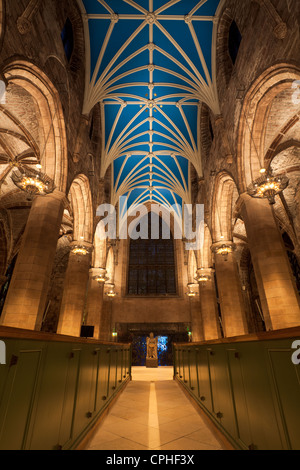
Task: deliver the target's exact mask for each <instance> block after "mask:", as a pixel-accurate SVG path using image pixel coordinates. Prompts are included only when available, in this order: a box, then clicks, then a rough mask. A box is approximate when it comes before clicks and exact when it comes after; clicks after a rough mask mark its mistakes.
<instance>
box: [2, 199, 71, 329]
mask: <svg viewBox="0 0 300 470" xmlns="http://www.w3.org/2000/svg"><path fill="white" fill-rule="evenodd" d="M64 197H65V194H64V193H61V192H59V191H54V193H52V194H49V195H47V196H37V197H36V198H35V199H34V201H33V203H32V207H31V210H30V213H29V217H28V221H27V224H26V228H25V232H24V234H23V237H22V244H21V248H20V252H19V255H18V259H17V262H16V266H15V269H14V273H13V276H12V280H11V283H10V287H9V290H8V294H7V298H6V302H5V305H4V310H3V313H2V316H1V319H0V324H1V325H3V326H9V327H13V328H24V329H26V330H37V331H40V329H41V325H42V321H43V315H44V311H45V307H46V301H47V294H48V289H49V284H50V277H51V273H52V268H53V263H54V258H55V253H56V247H57V241H58V236H59V230H60V226H61V221H62V217H63V211H64Z"/></svg>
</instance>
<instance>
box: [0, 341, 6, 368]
mask: <svg viewBox="0 0 300 470" xmlns="http://www.w3.org/2000/svg"><path fill="white" fill-rule="evenodd" d="M0 365H3V366H5V365H6V344H5V343H4V341H0Z"/></svg>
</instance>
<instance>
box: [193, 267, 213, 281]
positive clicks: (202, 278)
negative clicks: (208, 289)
mask: <svg viewBox="0 0 300 470" xmlns="http://www.w3.org/2000/svg"><path fill="white" fill-rule="evenodd" d="M201 271H203V270H202V269H199V271H198V274H197V276H196V277H195V281H197V282H199V284H205V283H206V282H209V281H211V276H210V275H208V274H206V273H205V274H204V272H203V273H202V274H201Z"/></svg>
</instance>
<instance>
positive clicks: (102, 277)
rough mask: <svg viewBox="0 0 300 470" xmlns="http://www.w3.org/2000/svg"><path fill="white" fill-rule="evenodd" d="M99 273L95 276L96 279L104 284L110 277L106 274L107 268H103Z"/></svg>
mask: <svg viewBox="0 0 300 470" xmlns="http://www.w3.org/2000/svg"><path fill="white" fill-rule="evenodd" d="M101 271H102V272H100V273H99V274H97V275H96V276H94V277H93V280H94V281H97V282H98V283H99V284H104V283H105V282H106V281H108V280H109V277H107V276H106V270H105V269H103V270H101Z"/></svg>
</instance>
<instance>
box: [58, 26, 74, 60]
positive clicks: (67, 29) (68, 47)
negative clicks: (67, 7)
mask: <svg viewBox="0 0 300 470" xmlns="http://www.w3.org/2000/svg"><path fill="white" fill-rule="evenodd" d="M61 39H62V42H63V46H64V50H65V54H66V57H67V59H68V62H70V60H71V57H72V53H73V49H74V32H73V26H72V23H71V20H70V18H68V19H67V21H66V23H65V26H64V28H63V30H62V32H61Z"/></svg>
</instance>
